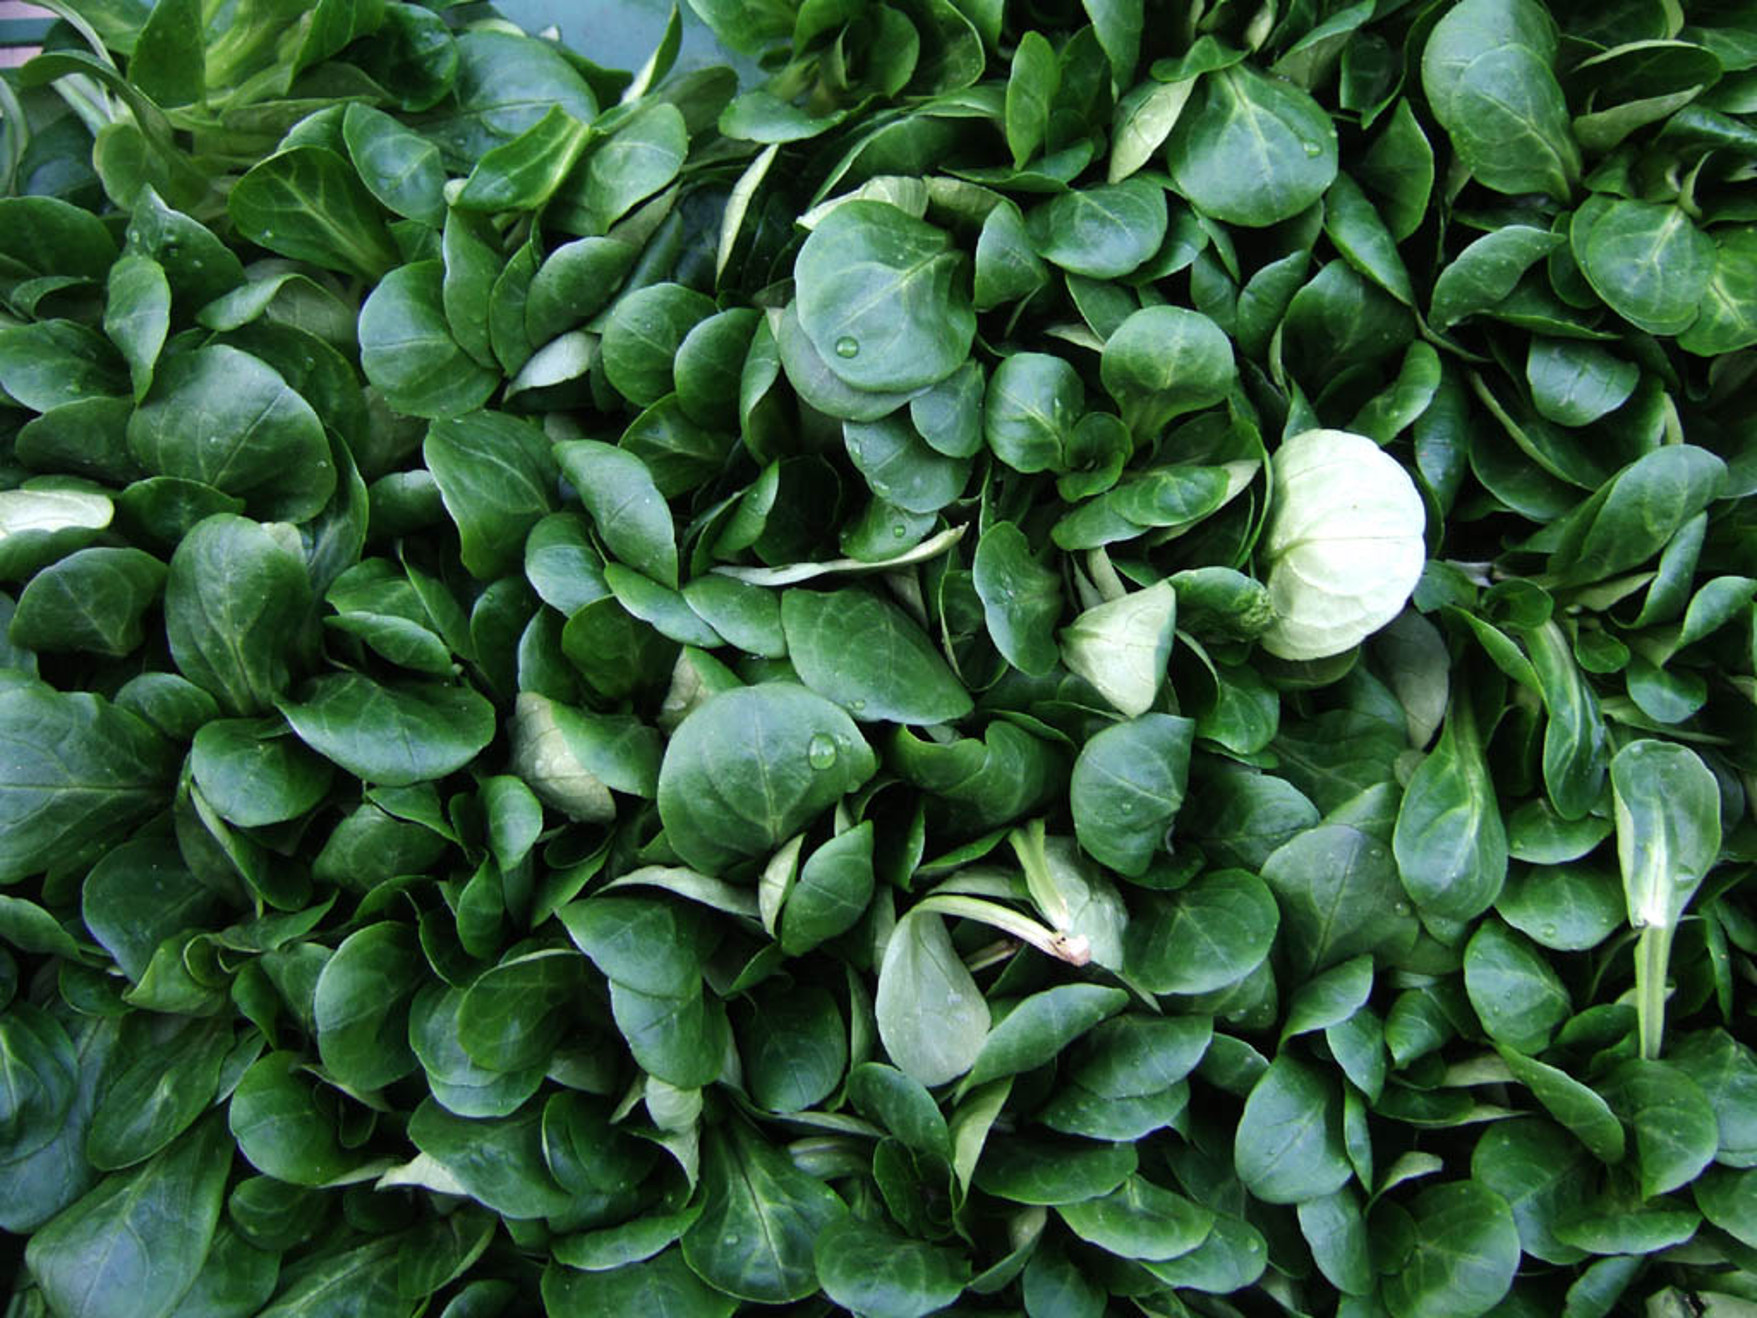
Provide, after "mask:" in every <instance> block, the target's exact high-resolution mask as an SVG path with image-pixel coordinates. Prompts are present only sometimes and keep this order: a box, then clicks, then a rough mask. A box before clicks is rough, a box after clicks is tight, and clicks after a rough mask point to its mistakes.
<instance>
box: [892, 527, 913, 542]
mask: <svg viewBox="0 0 1757 1318" xmlns="http://www.w3.org/2000/svg"><path fill="white" fill-rule="evenodd" d="M891 534H892V535H894V536H895V537H896V538H897V539H899V540H901V539H902V538H903V537H904V536H906V535H908V534H909V528H908V527H906V526H893V527H892V528H891Z"/></svg>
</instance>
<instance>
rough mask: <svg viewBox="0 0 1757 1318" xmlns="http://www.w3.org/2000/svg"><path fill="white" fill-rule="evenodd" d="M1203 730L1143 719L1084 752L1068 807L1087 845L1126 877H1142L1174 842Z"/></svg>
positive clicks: (1112, 730)
mask: <svg viewBox="0 0 1757 1318" xmlns="http://www.w3.org/2000/svg"><path fill="white" fill-rule="evenodd" d="M1195 730H1196V725H1195V723H1194V722H1192V721H1191V720H1190V719H1185V718H1174V717H1172V716H1171V715H1169V714H1143V715H1141V716H1140V717H1139V718H1136V719H1131V720H1129V721H1128V722H1126V723H1117V724H1113V725H1112V726H1110V727H1108V728H1105V729H1104V730H1103V731H1101V732H1099V733H1097V734H1096V735H1094V736H1093V737H1092V738H1091V739H1090V740H1088V741H1087V742H1086V744H1085V745H1084V746H1082V747H1081V748H1080V754H1079V757H1078V758H1077V759H1076V760H1075V761H1074V769H1073V774H1072V776H1071V777H1070V779H1069V782H1068V801H1069V806H1070V808H1071V809H1072V810H1073V815H1074V832H1075V833H1076V835H1077V836H1078V837H1079V839H1080V845H1081V846H1082V847H1084V848H1085V849H1086V850H1087V851H1088V852H1089V853H1090V854H1091V855H1092V856H1093V857H1095V858H1096V859H1097V860H1098V861H1100V862H1101V863H1103V864H1105V865H1108V866H1110V867H1111V868H1112V869H1114V870H1116V871H1117V872H1118V873H1120V874H1126V875H1131V876H1139V875H1140V874H1142V873H1144V872H1145V871H1146V869H1147V866H1148V865H1149V864H1150V863H1151V861H1152V859H1153V856H1154V853H1156V852H1157V851H1159V849H1160V848H1161V846H1162V845H1163V844H1164V843H1165V842H1166V840H1167V839H1168V838H1169V836H1170V832H1171V826H1172V823H1173V821H1174V820H1176V818H1177V815H1178V811H1179V810H1180V809H1181V808H1182V806H1183V801H1184V792H1185V789H1186V787H1187V784H1188V781H1189V765H1190V745H1191V742H1192V739H1193V737H1194V735H1195Z"/></svg>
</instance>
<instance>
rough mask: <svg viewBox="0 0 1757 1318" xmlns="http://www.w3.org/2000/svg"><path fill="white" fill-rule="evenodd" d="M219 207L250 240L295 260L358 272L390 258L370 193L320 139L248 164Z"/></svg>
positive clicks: (376, 270) (393, 259) (369, 273)
mask: <svg viewBox="0 0 1757 1318" xmlns="http://www.w3.org/2000/svg"><path fill="white" fill-rule="evenodd" d="M226 210H227V213H228V214H229V215H230V216H231V218H232V223H233V224H235V225H237V226H238V231H239V232H240V233H242V234H243V235H244V236H245V237H247V238H249V239H250V241H251V242H253V243H256V244H258V245H259V246H262V247H266V248H268V250H269V251H271V252H278V253H279V254H280V255H282V256H287V257H291V258H292V259H293V260H295V261H309V262H311V263H312V264H313V265H318V266H322V267H323V268H324V269H326V270H335V271H337V272H339V273H341V274H344V275H352V276H355V277H358V278H363V279H378V278H380V277H382V276H383V275H384V274H385V272H386V271H388V270H389V269H390V268H391V267H392V266H394V265H395V264H396V263H397V256H396V251H397V249H396V245H395V244H394V243H393V242H392V240H391V236H390V232H389V230H387V229H386V228H385V226H384V221H383V218H382V216H381V212H380V211H379V209H378V206H377V204H376V203H375V202H374V200H373V198H372V194H371V193H370V192H368V191H367V189H366V187H365V185H364V184H362V183H361V182H360V179H359V177H358V176H357V175H356V174H355V173H354V171H353V170H352V169H350V168H349V167H348V162H347V161H345V160H343V159H342V157H341V156H339V155H337V154H336V153H335V152H334V151H330V150H327V149H325V148H324V147H321V146H295V147H292V148H290V149H289V150H286V151H281V152H279V153H277V154H275V155H272V156H270V157H269V158H268V159H267V160H264V161H262V162H261V163H259V164H256V165H254V166H252V167H251V168H250V169H249V170H248V171H247V172H246V173H245V175H244V177H242V178H241V179H239V180H238V182H237V183H236V184H235V185H234V186H233V188H232V191H231V193H230V195H229V196H228V197H227V200H226Z"/></svg>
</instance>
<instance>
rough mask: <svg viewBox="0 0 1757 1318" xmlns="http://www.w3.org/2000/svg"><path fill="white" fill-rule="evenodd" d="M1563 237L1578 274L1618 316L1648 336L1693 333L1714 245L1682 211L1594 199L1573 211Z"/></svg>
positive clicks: (1709, 275)
mask: <svg viewBox="0 0 1757 1318" xmlns="http://www.w3.org/2000/svg"><path fill="white" fill-rule="evenodd" d="M1568 234H1569V242H1570V244H1571V245H1572V250H1573V253H1574V259H1575V260H1576V261H1577V262H1579V264H1580V272H1581V273H1582V274H1584V275H1585V276H1586V278H1587V281H1588V282H1589V283H1590V284H1591V285H1592V287H1593V291H1594V292H1596V293H1597V294H1598V295H1599V296H1600V297H1602V298H1603V299H1604V300H1605V301H1606V302H1607V303H1608V304H1609V305H1610V307H1611V309H1612V310H1613V311H1615V312H1617V314H1618V315H1620V316H1622V317H1624V319H1626V320H1628V321H1629V322H1630V323H1631V324H1633V325H1635V326H1636V327H1637V328H1639V329H1644V330H1646V331H1647V332H1648V333H1650V334H1679V333H1682V332H1683V331H1684V330H1686V329H1688V328H1690V325H1691V322H1693V321H1694V320H1695V319H1696V316H1697V304H1698V303H1699V302H1701V300H1702V299H1703V297H1704V296H1705V295H1706V293H1707V291H1708V286H1709V280H1711V279H1712V278H1713V277H1714V272H1715V247H1714V240H1713V239H1712V238H1710V237H1709V236H1708V235H1707V234H1705V233H1703V232H1702V231H1701V230H1700V229H1698V228H1697V227H1696V226H1695V224H1694V223H1693V222H1692V221H1691V219H1690V217H1689V216H1688V215H1687V214H1686V213H1685V212H1684V211H1683V210H1681V209H1680V208H1678V207H1676V206H1661V205H1657V204H1655V203H1652V202H1646V201H1632V200H1618V201H1607V200H1606V199H1605V198H1603V197H1602V196H1601V197H1596V198H1594V199H1593V200H1592V201H1590V202H1588V203H1587V204H1586V205H1584V206H1582V207H1581V208H1580V209H1579V210H1577V211H1575V212H1574V222H1573V224H1572V225H1571V226H1570V227H1569V230H1568ZM1662 271H1663V273H1662Z"/></svg>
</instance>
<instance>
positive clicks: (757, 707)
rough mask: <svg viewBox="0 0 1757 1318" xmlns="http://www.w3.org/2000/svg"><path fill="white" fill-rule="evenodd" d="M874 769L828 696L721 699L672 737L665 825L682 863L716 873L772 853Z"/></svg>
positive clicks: (728, 695)
mask: <svg viewBox="0 0 1757 1318" xmlns="http://www.w3.org/2000/svg"><path fill="white" fill-rule="evenodd" d="M876 768H877V760H876V758H875V757H874V755H873V753H872V748H871V747H869V746H868V745H867V744H866V741H865V739H864V738H862V737H861V735H860V732H859V730H858V729H857V728H855V726H854V723H853V722H852V720H850V719H849V717H848V716H847V715H846V714H845V713H843V712H842V710H841V709H840V708H839V707H837V706H836V705H833V704H831V703H830V702H829V701H827V700H825V699H824V698H823V697H822V696H819V695H816V694H814V693H813V692H810V691H807V690H806V689H805V688H804V687H799V686H794V685H792V684H790V683H765V684H763V685H761V686H755V687H743V688H740V689H738V690H734V691H723V692H720V693H719V694H717V695H714V696H710V697H709V698H708V699H707V700H705V701H703V702H702V703H701V704H699V705H697V706H696V707H695V709H693V710H692V711H691V712H690V714H689V716H688V717H687V718H685V719H684V720H683V722H682V723H681V724H679V725H678V727H677V730H676V732H675V733H673V734H672V737H671V741H670V743H669V744H668V745H667V746H666V748H665V758H664V761H663V762H662V764H661V765H660V768H659V784H658V800H659V817H660V819H661V820H662V821H663V823H664V825H665V833H666V837H667V838H668V839H669V841H670V843H671V846H672V847H673V848H674V849H675V850H676V851H677V854H678V855H680V856H681V857H683V859H684V860H685V861H687V862H689V863H690V864H692V865H694V866H695V867H696V868H697V869H702V870H706V871H708V872H710V873H712V872H714V871H716V870H718V869H721V868H723V867H725V866H727V865H730V864H733V863H734V862H736V861H738V860H739V859H741V858H743V857H747V856H756V855H766V854H768V852H769V851H771V850H772V849H773V848H774V847H776V846H779V845H780V843H781V842H782V841H784V840H785V839H786V838H789V837H791V836H792V835H793V834H795V833H797V832H799V830H800V829H801V828H802V827H804V826H805V825H806V824H808V823H810V822H811V821H812V820H813V819H815V818H816V817H817V816H818V815H819V814H820V813H822V812H823V811H824V810H826V809H828V808H829V806H831V805H832V804H834V802H835V801H837V800H838V799H839V798H840V797H841V796H842V795H843V794H844V793H846V792H850V791H853V790H854V789H855V788H857V787H859V786H860V785H861V784H862V783H864V782H865V781H866V780H867V779H868V778H870V777H871V776H872V775H873V773H874V771H875V770H876Z"/></svg>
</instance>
